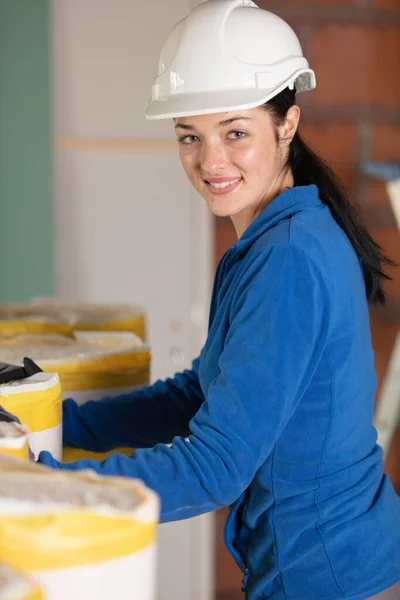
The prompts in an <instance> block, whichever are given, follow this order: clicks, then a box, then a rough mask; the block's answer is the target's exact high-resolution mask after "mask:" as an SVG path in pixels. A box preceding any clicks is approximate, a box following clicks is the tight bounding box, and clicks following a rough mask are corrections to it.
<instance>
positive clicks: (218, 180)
mask: <svg viewBox="0 0 400 600" xmlns="http://www.w3.org/2000/svg"><path fill="white" fill-rule="evenodd" d="M236 179H240V177H237V176H236V177H209V178H208V179H206V180H205V181H206V182H207V181H210V182H211V183H226V182H227V181H236Z"/></svg>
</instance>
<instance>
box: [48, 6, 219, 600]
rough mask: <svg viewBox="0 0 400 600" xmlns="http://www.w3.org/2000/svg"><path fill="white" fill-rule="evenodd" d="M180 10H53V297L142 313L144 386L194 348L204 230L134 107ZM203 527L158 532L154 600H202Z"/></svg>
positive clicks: (162, 137)
mask: <svg viewBox="0 0 400 600" xmlns="http://www.w3.org/2000/svg"><path fill="white" fill-rule="evenodd" d="M189 8H190V0H173V1H170V2H163V1H162V0H157V1H156V2H149V3H139V2H134V1H132V0H113V2H110V1H109V0H53V3H52V17H53V19H52V30H53V79H54V127H55V138H56V140H55V143H56V171H55V182H54V184H55V197H56V237H57V256H56V265H57V293H58V295H59V296H62V297H65V298H69V299H76V300H81V301H96V302H103V301H104V302H109V301H111V302H123V303H125V304H126V303H133V304H138V305H140V306H143V307H145V309H146V311H147V313H148V317H149V340H150V344H151V346H152V348H153V379H155V378H159V377H166V376H168V375H172V374H173V373H174V372H175V371H176V370H180V369H182V368H183V367H186V366H189V365H190V362H191V359H192V358H193V357H194V356H195V355H196V354H197V353H198V351H199V349H200V347H201V345H202V343H203V341H204V339H205V336H206V327H207V319H208V306H209V295H210V286H211V271H212V221H211V216H210V215H209V213H208V211H207V208H206V207H205V205H204V204H203V201H202V200H201V199H200V198H198V197H197V196H196V194H195V193H194V192H193V191H192V190H191V188H190V186H189V183H188V182H187V180H186V178H185V175H184V173H183V171H182V168H181V166H180V164H179V160H178V156H177V150H176V147H175V142H174V138H173V132H172V123H171V122H166V121H161V122H147V121H146V120H145V119H144V104H145V101H146V99H147V94H148V91H149V89H150V85H151V82H152V79H153V77H154V75H155V72H156V68H157V63H158V55H159V51H160V49H161V45H162V42H163V40H164V38H165V36H166V35H167V33H168V31H169V29H170V28H171V27H172V26H173V24H174V23H175V22H176V21H178V20H179V19H181V18H183V17H184V16H185V15H186V14H187V12H188V10H189ZM213 564H214V563H213V519H212V517H211V516H203V517H201V518H198V519H193V520H190V521H187V522H182V523H176V524H172V525H166V526H162V527H160V562H159V594H158V600H172V599H173V600H211V598H212V596H213V593H212V592H213Z"/></svg>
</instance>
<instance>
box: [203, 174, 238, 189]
mask: <svg viewBox="0 0 400 600" xmlns="http://www.w3.org/2000/svg"><path fill="white" fill-rule="evenodd" d="M238 181H240V177H239V178H238V179H235V180H234V181H224V182H223V183H212V182H211V181H210V182H209V184H210V185H211V186H212V187H215V188H225V187H228V185H233V184H234V183H237V182H238Z"/></svg>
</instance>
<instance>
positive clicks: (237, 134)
mask: <svg viewBox="0 0 400 600" xmlns="http://www.w3.org/2000/svg"><path fill="white" fill-rule="evenodd" d="M246 136H247V134H246V133H245V132H244V131H231V132H230V133H229V134H228V137H229V138H230V139H231V140H242V139H243V138H245V137H246Z"/></svg>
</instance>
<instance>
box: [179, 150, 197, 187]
mask: <svg viewBox="0 0 400 600" xmlns="http://www.w3.org/2000/svg"><path fill="white" fill-rule="evenodd" d="M179 158H180V161H181V165H182V167H183V170H184V171H185V173H186V175H187V176H188V178H189V179H190V181H191V182H193V181H194V179H195V175H196V157H195V153H194V152H193V151H192V152H189V151H188V150H187V149H182V150H179Z"/></svg>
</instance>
